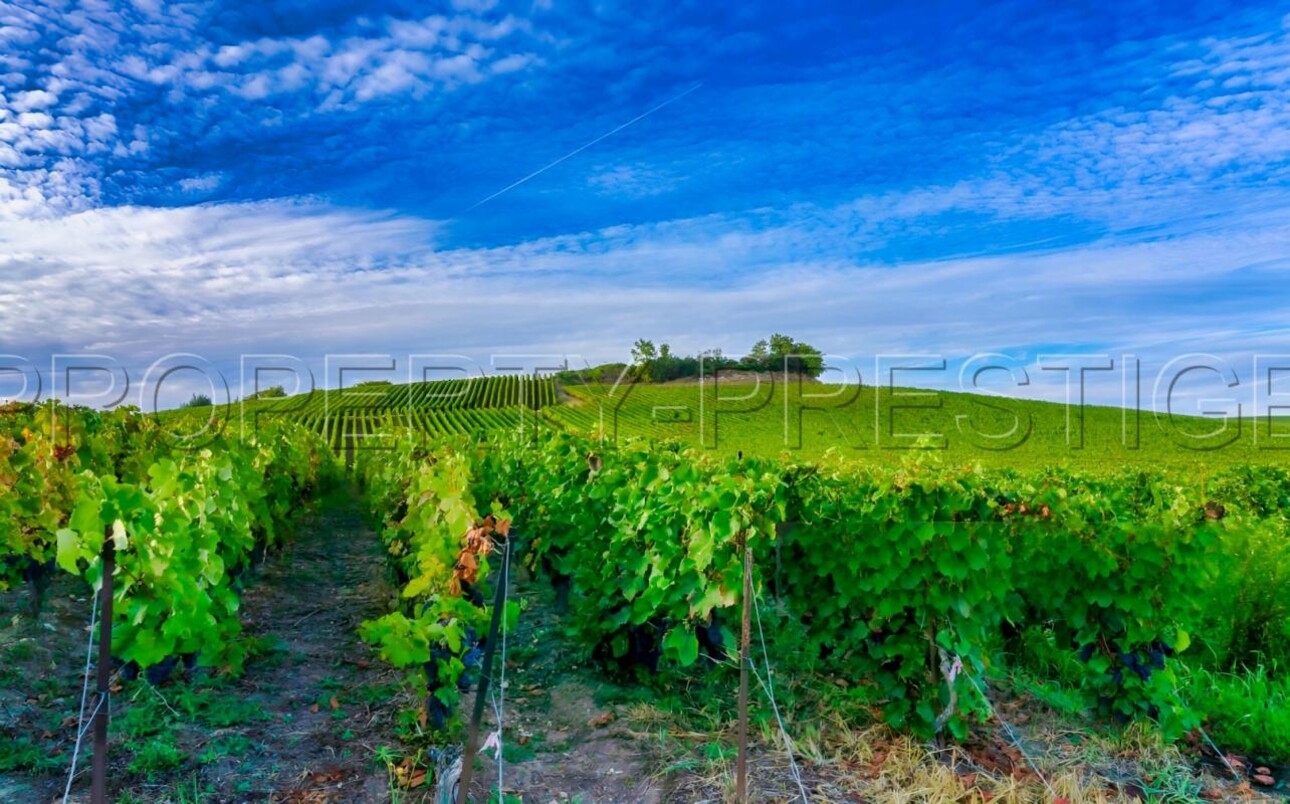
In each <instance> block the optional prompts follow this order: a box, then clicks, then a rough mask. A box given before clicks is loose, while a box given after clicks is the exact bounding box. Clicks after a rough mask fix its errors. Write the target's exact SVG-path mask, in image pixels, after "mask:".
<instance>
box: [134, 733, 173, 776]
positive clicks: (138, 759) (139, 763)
mask: <svg viewBox="0 0 1290 804" xmlns="http://www.w3.org/2000/svg"><path fill="white" fill-rule="evenodd" d="M133 749H134V757H133V759H131V760H130V772H131V773H142V774H153V773H157V772H159V771H166V770H170V769H172V768H177V767H179V766H180V765H183V764H184V752H183V751H182V750H180V748H179V746H177V745H175V744H174V742H173V741H172V740H170V739H169V738H167V737H152V738H149V739H147V740H145V741H144V742H142V743H138V744H135V745H134V746H133Z"/></svg>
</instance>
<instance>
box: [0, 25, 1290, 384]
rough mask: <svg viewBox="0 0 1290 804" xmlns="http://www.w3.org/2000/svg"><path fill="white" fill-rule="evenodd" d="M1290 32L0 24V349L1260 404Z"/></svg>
mask: <svg viewBox="0 0 1290 804" xmlns="http://www.w3.org/2000/svg"><path fill="white" fill-rule="evenodd" d="M1285 11H1286V9H1285V7H1284V6H1283V5H1281V4H1276V3H1267V4H1249V3H1231V4H1224V3H1221V2H1201V3H1189V2H1177V3H1167V4H1166V3H1142V2H1134V0H1118V1H1117V2H1106V3H1098V2H1081V3H1041V2H995V3H989V4H974V3H970V2H960V1H959V0H955V2H930V3H922V4H909V3H887V2H869V3H850V2H848V3H835V4H831V3H819V4H784V3H766V2H742V3H737V4H736V3H730V4H713V3H686V2H682V3H653V2H635V3H623V4H612V3H596V2H593V3H562V2H559V1H558V0H534V1H532V2H525V3H518V4H506V3H502V2H494V0H458V2H453V3H448V4H440V5H435V4H428V3H425V2H410V0H409V1H405V0H366V1H364V2H360V1H359V0H278V1H277V2H270V1H269V0H257V1H256V2H247V1H243V0H220V1H217V2H162V1H161V0H132V1H131V2H120V1H118V2H109V1H107V0H95V1H92V2H71V1H70V0H69V1H67V2H64V1H62V0H48V1H47V2H39V0H20V1H19V2H7V0H0V278H2V279H3V281H0V355H9V356H10V357H8V358H5V359H4V361H7V364H8V365H9V366H12V367H19V368H22V367H36V368H38V369H39V370H41V371H42V373H44V374H46V375H51V374H53V373H54V372H52V370H51V369H52V368H53V367H54V366H55V363H54V362H53V361H54V356H55V355H87V354H92V355H98V356H100V357H106V358H110V359H111V360H114V361H116V365H119V366H120V367H121V368H123V369H125V370H126V371H127V372H128V373H129V374H130V376H131V378H132V379H133V380H134V381H135V386H134V390H133V391H132V394H136V395H140V394H146V391H147V387H148V384H147V383H146V382H144V381H143V378H144V377H145V375H147V374H148V371H149V368H150V367H153V369H154V370H153V375H152V376H153V377H154V379H155V377H156V376H159V375H158V374H157V368H156V367H157V366H162V367H164V366H167V365H178V364H179V363H182V362H183V360H184V359H177V358H173V357H170V356H172V355H174V354H175V353H189V354H193V355H197V356H198V357H199V358H200V361H202V365H206V366H208V367H210V368H211V369H212V370H214V371H218V372H220V373H222V374H223V375H224V376H225V377H226V379H227V381H228V382H229V383H230V384H231V385H232V386H233V387H234V389H235V395H236V390H237V388H238V386H239V385H240V384H241V381H242V377H241V376H240V368H241V366H243V365H244V362H243V360H242V357H241V356H242V355H246V354H275V355H276V354H287V355H293V356H296V357H298V358H299V359H300V360H301V361H302V363H301V365H308V366H309V367H310V368H311V369H312V370H313V371H314V372H315V375H316V379H317V380H318V382H319V383H320V384H335V382H336V381H337V380H338V375H336V373H335V372H333V371H330V370H329V366H330V365H331V364H329V363H328V361H327V360H326V359H325V357H324V356H325V355H329V354H332V355H336V354H358V353H361V354H376V355H390V356H392V357H393V359H394V360H395V362H396V364H397V366H398V368H397V371H398V372H405V371H406V370H407V366H408V364H409V361H408V356H410V355H414V354H455V355H463V356H466V357H467V358H469V359H470V360H473V361H476V362H477V363H478V364H479V365H480V366H483V367H485V368H486V369H487V368H491V367H498V366H503V365H509V363H508V361H510V362H511V363H514V362H516V361H515V360H514V359H512V358H501V359H495V357H494V356H496V355H544V356H561V359H568V360H569V361H570V363H571V364H572V365H574V366H577V365H582V364H586V363H592V364H594V363H599V362H603V361H609V360H624V359H626V358H627V356H628V350H629V348H630V345H631V343H632V342H633V341H634V340H635V339H636V338H640V337H647V338H652V339H653V340H655V341H660V342H663V341H665V342H668V343H670V344H672V347H673V349H674V351H680V352H695V351H699V350H702V349H710V348H720V349H722V350H723V351H724V352H725V353H726V354H738V353H740V352H742V351H743V350H745V349H746V348H748V347H749V346H750V345H751V344H752V343H753V342H754V341H755V340H757V339H758V338H760V337H764V336H766V335H768V334H770V333H771V332H786V333H788V334H790V335H792V336H794V337H795V338H797V339H798V340H802V341H806V342H808V343H811V344H813V345H814V346H816V347H818V348H820V349H822V350H823V351H825V352H826V353H829V354H830V355H834V356H835V362H836V363H838V364H839V365H844V364H845V365H854V366H858V367H861V368H860V373H861V376H862V379H863V380H864V381H866V382H873V381H874V380H875V379H877V380H881V378H879V377H876V376H875V375H876V374H877V373H878V372H877V371H876V369H875V363H874V359H875V356H879V355H935V356H939V357H940V358H943V359H944V360H945V361H946V363H945V364H946V366H947V370H946V371H945V372H944V373H943V375H942V376H937V377H928V378H927V381H928V383H930V384H932V385H937V384H938V383H940V384H947V385H948V386H957V384H958V381H959V379H960V377H959V372H958V369H959V368H961V367H962V366H963V365H964V364H965V361H966V360H967V358H969V356H971V355H975V354H978V353H999V354H1003V355H1006V356H1008V359H1009V360H1010V361H1012V364H1013V365H1015V366H1016V367H1018V368H1019V370H1025V371H1026V372H1027V375H1028V377H1029V379H1030V380H1031V382H1030V384H1029V385H1027V386H1024V387H1013V386H1011V384H1010V383H1006V382H1005V386H1006V387H1007V390H1008V392H1009V393H1013V394H1015V395H1021V396H1038V397H1042V398H1054V396H1056V397H1058V398H1060V396H1061V394H1063V393H1064V392H1065V385H1064V381H1065V376H1066V374H1067V373H1066V372H1060V371H1051V370H1044V369H1043V368H1042V367H1041V362H1040V358H1041V357H1047V358H1048V364H1049V365H1051V364H1052V363H1053V359H1052V356H1053V355H1075V356H1078V357H1079V359H1081V360H1087V359H1092V358H1090V357H1089V356H1097V355H1110V356H1114V357H1115V359H1116V360H1117V368H1118V367H1119V365H1120V363H1119V361H1120V359H1121V358H1120V356H1122V355H1124V354H1133V355H1136V356H1138V357H1139V358H1141V360H1142V361H1143V367H1144V368H1143V371H1144V376H1146V377H1147V378H1148V379H1147V380H1146V386H1147V390H1148V391H1149V390H1150V386H1151V384H1152V382H1153V381H1154V379H1155V378H1156V377H1157V376H1158V375H1157V371H1158V370H1159V369H1161V368H1162V367H1164V366H1166V365H1169V364H1170V361H1173V360H1174V359H1175V358H1178V357H1180V356H1183V355H1188V354H1192V353H1204V354H1209V355H1213V357H1214V358H1215V365H1216V366H1217V367H1218V368H1220V369H1224V370H1226V369H1231V370H1232V371H1234V372H1235V373H1236V375H1238V377H1239V380H1240V382H1241V384H1240V386H1239V387H1238V388H1237V390H1235V391H1233V390H1231V389H1228V388H1225V387H1221V386H1220V384H1219V383H1217V382H1216V381H1214V379H1213V377H1216V376H1217V375H1213V377H1211V378H1210V379H1209V380H1205V379H1204V374H1203V373H1200V374H1193V375H1190V376H1189V378H1188V382H1191V381H1193V380H1194V381H1195V382H1196V385H1197V387H1196V388H1195V389H1193V390H1194V391H1195V393H1193V394H1192V396H1193V397H1195V399H1196V400H1197V402H1198V404H1199V402H1200V401H1203V400H1202V398H1210V397H1214V396H1215V395H1218V396H1224V395H1229V396H1230V395H1236V396H1238V397H1240V398H1242V399H1244V398H1245V396H1244V395H1245V394H1248V393H1252V392H1254V391H1257V388H1258V386H1257V377H1256V372H1255V370H1254V363H1253V360H1254V356H1255V355H1258V354H1264V355H1267V354H1272V355H1276V354H1290V343H1287V339H1286V335H1287V331H1288V328H1290V315H1288V314H1290V293H1288V292H1287V289H1286V288H1287V283H1286V279H1287V277H1290V250H1288V247H1290V225H1288V224H1290V15H1287V14H1286V13H1285ZM96 359H100V358H96ZM185 359H186V358H185ZM68 360H70V361H71V362H74V361H75V359H67V358H64V363H63V364H62V365H67V364H68V363H67V361H68ZM167 360H169V361H170V362H169V363H168V362H166V361H167ZM544 360H545V361H547V362H550V360H549V359H548V358H545V357H544V358H541V359H538V360H537V362H539V363H540V362H543V361H544ZM4 361H0V362H4ZM158 361H160V362H158ZM176 361H178V362H176ZM848 361H851V363H850V364H848ZM1222 361H1226V363H1223V362H1222ZM379 362H380V361H379V360H378V361H376V363H379ZM520 362H522V361H520ZM898 362H899V361H898ZM1193 362H1194V361H1193ZM1202 362H1203V361H1202ZM1282 362H1283V363H1284V364H1286V365H1287V366H1290V358H1286V359H1285V360H1283V361H1282ZM0 368H3V366H0ZM1112 374H1115V372H1110V373H1106V382H1102V383H1100V384H1099V385H1098V386H1097V389H1096V390H1095V392H1094V396H1095V397H1096V399H1097V400H1098V401H1106V402H1111V403H1114V402H1116V401H1118V400H1119V399H1120V385H1121V381H1120V377H1118V376H1115V377H1112V376H1111V375H1112ZM181 375H182V372H180V373H177V374H176V375H175V377H176V383H175V387H176V388H178V389H179V391H182V392H184V393H187V392H188V390H189V388H188V386H187V385H185V382H187V381H188V380H185V379H183V377H182V376H181ZM996 376H1002V375H996ZM1099 376H1100V375H1099ZM1264 376H1265V377H1266V376H1267V372H1264ZM1286 376H1287V377H1290V372H1287V375H1286ZM0 378H2V379H3V381H4V382H8V383H10V384H11V385H12V383H13V382H17V381H18V380H20V379H21V378H20V377H19V375H16V374H0ZM189 379H190V380H191V379H192V378H189ZM1005 380H1006V378H1005ZM1186 384H1187V383H1184V385H1186ZM30 385H31V384H30V383H28V386H29V387H30ZM1265 385H1266V383H1265ZM13 387H14V388H16V387H17V386H13ZM42 387H43V388H44V390H45V391H46V392H48V391H50V390H57V388H58V382H57V378H56V377H53V376H46V377H44V379H43V386H42ZM1281 387H1284V388H1285V390H1284V392H1282V391H1281ZM69 389H70V386H69ZM1266 390H1267V389H1266V388H1265V391H1266ZM171 392H172V393H173V392H174V391H171ZM1273 392H1274V393H1285V394H1286V395H1287V398H1290V379H1287V380H1285V381H1284V383H1283V384H1282V386H1278V387H1277V388H1276V389H1275V390H1274V391H1273ZM5 393H9V394H10V395H17V394H18V391H17V390H13V389H12V388H11V390H10V391H8V392H6V391H5V390H4V389H3V388H0V395H4V394H5ZM68 393H69V394H70V393H71V390H69V391H68ZM140 398H142V396H140ZM132 401H135V402H136V403H137V402H138V400H136V399H134V398H133V397H132ZM1247 404H1248V403H1247ZM1287 404H1290V403H1287Z"/></svg>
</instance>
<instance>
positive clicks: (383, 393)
mask: <svg viewBox="0 0 1290 804" xmlns="http://www.w3.org/2000/svg"><path fill="white" fill-rule="evenodd" d="M555 402H556V389H555V381H554V380H551V379H542V378H535V377H528V376H524V377H521V376H518V375H499V376H492V377H471V378H468V379H460V380H436V381H429V382H423V383H413V384H407V385H390V384H388V383H369V384H366V385H359V386H355V387H353V388H347V389H345V390H343V391H338V390H330V391H316V392H313V393H310V394H304V395H300V396H295V397H287V398H282V399H264V400H255V401H252V402H248V403H244V404H242V405H239V406H235V409H234V411H233V412H234V414H235V415H240V416H242V417H244V418H245V419H246V420H249V421H262V420H263V421H273V420H287V421H292V422H295V423H297V424H299V425H300V426H302V427H304V428H305V429H308V430H311V431H313V432H315V433H318V434H319V435H321V436H322V438H323V440H324V441H325V442H326V443H328V444H330V445H331V446H332V448H333V449H335V450H341V449H343V448H345V447H346V446H350V445H360V444H369V445H380V444H382V443H385V442H388V440H389V439H390V438H391V436H392V435H393V433H395V432H396V431H397V430H401V429H414V430H417V431H419V432H422V433H426V434H427V435H431V436H445V435H453V434H458V433H479V432H485V431H491V430H514V429H517V428H520V427H522V426H523V425H524V424H525V423H526V422H528V423H533V422H536V421H537V411H539V410H542V409H543V408H545V407H548V406H550V405H553V404H555Z"/></svg>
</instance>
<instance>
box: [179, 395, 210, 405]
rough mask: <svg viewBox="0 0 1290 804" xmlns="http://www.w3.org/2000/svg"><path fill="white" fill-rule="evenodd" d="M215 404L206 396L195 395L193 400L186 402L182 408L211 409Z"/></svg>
mask: <svg viewBox="0 0 1290 804" xmlns="http://www.w3.org/2000/svg"><path fill="white" fill-rule="evenodd" d="M214 404H215V403H214V402H212V401H211V398H210V397H209V396H207V395H206V394H193V398H192V399H190V400H188V401H187V402H185V403H184V404H183V405H182V406H181V407H184V408H209V407H210V406H212V405H214Z"/></svg>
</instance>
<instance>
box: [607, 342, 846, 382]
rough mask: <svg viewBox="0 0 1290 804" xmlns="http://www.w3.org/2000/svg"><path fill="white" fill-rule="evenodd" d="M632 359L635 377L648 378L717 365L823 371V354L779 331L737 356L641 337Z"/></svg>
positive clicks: (707, 371) (706, 369)
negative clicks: (690, 351) (679, 350)
mask: <svg viewBox="0 0 1290 804" xmlns="http://www.w3.org/2000/svg"><path fill="white" fill-rule="evenodd" d="M632 361H633V369H634V373H635V376H636V378H637V379H639V380H644V381H648V382H667V381H668V380H678V379H685V378H689V377H699V376H700V375H701V374H707V375H708V376H711V374H712V373H713V372H714V371H716V370H718V369H722V370H730V369H734V370H738V371H754V372H768V371H776V372H778V371H787V372H789V373H792V374H803V375H806V376H808V377H818V376H820V374H821V373H823V371H824V356H823V353H821V352H820V350H819V349H816V348H815V347H814V346H811V345H810V344H807V343H803V342H801V341H795V340H793V339H792V338H790V337H789V336H787V335H781V334H780V333H775V334H774V335H771V336H770V338H765V339H762V340H759V341H757V343H755V344H753V347H752V349H750V350H748V354H746V355H744V356H743V357H740V358H738V359H735V358H731V357H726V356H725V355H723V354H722V352H721V350H720V349H714V350H712V351H710V352H704V353H702V354H700V355H674V354H672V348H671V347H670V346H669V345H668V344H666V343H664V344H661V345H659V346H657V347H656V346H655V345H654V342H653V341H650V340H646V339H644V338H641V339H640V340H638V341H636V345H635V346H633V347H632Z"/></svg>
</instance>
